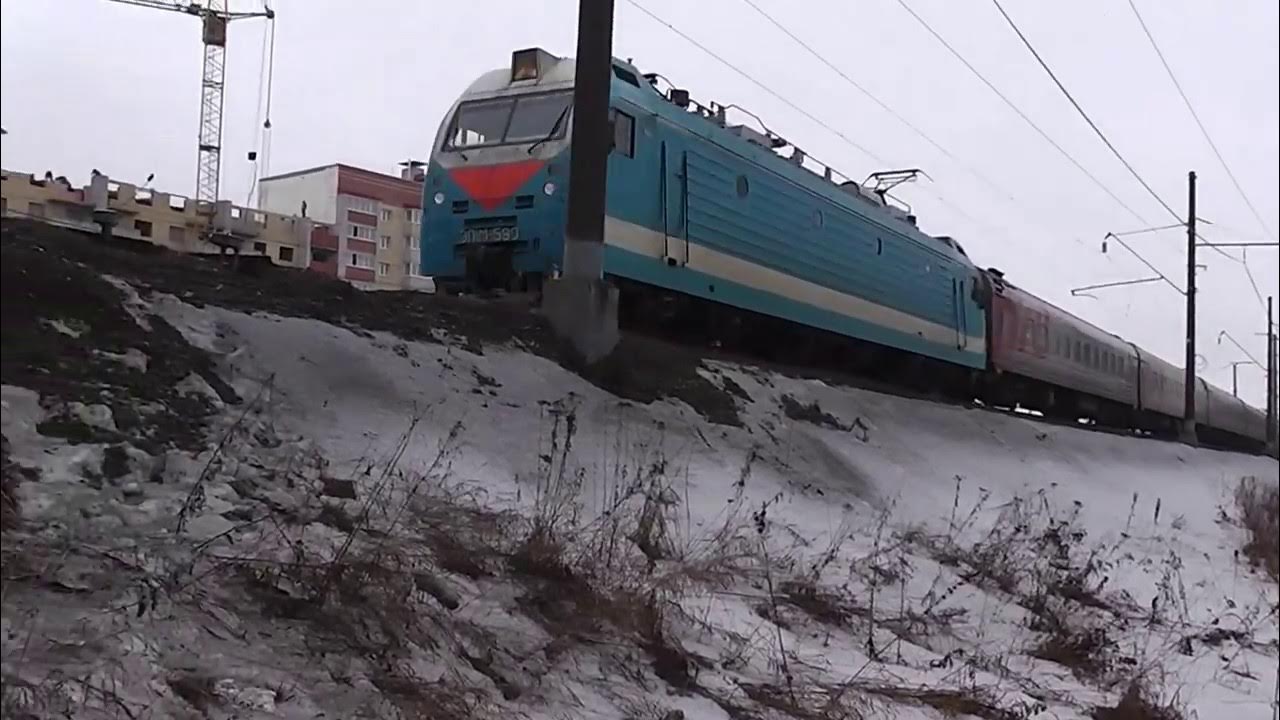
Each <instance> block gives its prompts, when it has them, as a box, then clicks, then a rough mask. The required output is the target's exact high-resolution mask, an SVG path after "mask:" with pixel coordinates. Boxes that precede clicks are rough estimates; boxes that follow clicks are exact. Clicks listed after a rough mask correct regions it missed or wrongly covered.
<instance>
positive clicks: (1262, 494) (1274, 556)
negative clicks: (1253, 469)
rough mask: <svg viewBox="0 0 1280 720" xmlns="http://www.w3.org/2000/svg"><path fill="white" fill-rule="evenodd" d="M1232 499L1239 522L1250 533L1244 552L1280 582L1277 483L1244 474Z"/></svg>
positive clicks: (1255, 564) (1278, 495) (1257, 565)
mask: <svg viewBox="0 0 1280 720" xmlns="http://www.w3.org/2000/svg"><path fill="white" fill-rule="evenodd" d="M1235 501H1236V510H1237V512H1239V514H1240V523H1241V524H1242V525H1244V528H1245V530H1246V531H1247V532H1248V533H1249V538H1248V541H1247V542H1246V543H1245V546H1244V554H1245V556H1246V557H1247V558H1249V561H1250V562H1251V563H1253V565H1254V566H1255V567H1258V568H1260V569H1262V570H1263V571H1264V572H1266V573H1267V574H1268V575H1270V576H1271V579H1272V580H1275V581H1276V582H1280V486H1277V485H1276V484H1274V483H1265V482H1263V481H1261V480H1259V479H1258V478H1256V477H1243V478H1240V483H1239V484H1238V485H1236V490H1235Z"/></svg>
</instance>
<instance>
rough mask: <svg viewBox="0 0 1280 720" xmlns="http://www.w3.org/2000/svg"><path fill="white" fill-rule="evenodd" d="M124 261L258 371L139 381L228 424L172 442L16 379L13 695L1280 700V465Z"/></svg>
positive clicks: (997, 709) (183, 329)
mask: <svg viewBox="0 0 1280 720" xmlns="http://www.w3.org/2000/svg"><path fill="white" fill-rule="evenodd" d="M6 282H7V281H6ZM116 282H117V283H118V286H119V287H122V288H124V290H123V297H124V298H125V299H126V300H125V304H126V305H127V306H128V308H129V312H130V313H131V315H130V317H132V318H133V319H134V321H135V322H136V323H139V326H141V325H143V324H146V325H154V326H155V327H154V328H152V331H151V332H152V333H153V334H154V333H157V332H159V331H158V330H155V328H165V327H169V326H172V327H173V328H176V329H177V330H178V331H179V332H180V333H181V336H182V337H184V338H185V339H186V341H187V342H188V343H190V345H191V346H193V347H194V348H195V349H197V350H202V351H203V352H204V353H206V354H207V355H208V357H210V358H212V364H211V366H212V368H214V369H215V371H216V375H213V376H211V377H213V380H215V381H216V380H221V381H223V382H225V383H226V387H221V386H220V384H219V383H217V382H213V381H210V379H209V378H207V377H205V375H207V374H208V373H203V374H202V371H196V370H193V371H191V372H189V373H188V372H187V371H186V370H185V369H183V370H182V372H178V371H173V372H171V373H170V374H171V375H173V376H174V377H179V376H180V377H181V378H182V379H181V380H180V381H179V382H173V383H171V385H172V387H169V388H167V389H165V393H167V394H164V395H163V397H161V396H157V398H158V399H154V398H153V399H150V400H145V401H142V400H140V401H137V403H136V404H137V405H138V406H139V407H140V408H142V407H143V406H146V407H151V406H155V407H152V409H153V410H154V409H155V408H158V407H159V406H164V407H174V406H175V404H176V403H177V402H178V399H181V398H185V399H187V400H188V401H190V402H193V403H197V404H196V405H192V407H193V408H201V410H199V412H197V410H195V409H193V410H192V411H191V413H192V416H191V418H190V419H189V420H190V422H192V423H196V422H201V423H204V424H203V425H202V426H201V427H202V429H201V437H203V438H205V440H204V441H203V442H200V443H196V444H195V445H188V444H186V443H183V442H177V441H174V442H168V443H166V444H163V445H158V444H155V443H147V442H132V441H130V431H129V430H128V428H130V427H134V426H135V425H136V423H134V422H125V421H123V420H121V419H120V418H119V417H117V416H118V415H120V413H119V412H118V411H117V412H115V413H113V412H112V410H111V409H110V408H111V407H118V401H119V400H120V398H121V397H122V396H121V393H126V392H127V391H128V388H129V387H131V386H130V385H129V383H128V382H126V381H125V380H120V381H119V382H117V383H116V384H115V385H113V389H112V392H113V393H115V394H114V395H112V397H111V399H110V400H109V401H104V402H102V403H94V402H87V401H76V402H78V404H76V402H72V401H68V400H66V399H65V398H63V399H59V398H57V397H54V396H53V395H52V394H51V392H52V391H48V390H46V391H45V392H46V396H45V398H44V399H43V402H42V401H41V397H40V395H39V394H37V393H36V392H35V391H33V390H31V389H28V388H25V387H19V386H16V385H10V384H6V385H5V387H4V398H3V399H4V415H3V433H4V437H5V440H6V460H5V465H6V477H9V476H10V474H11V472H12V473H17V475H15V477H18V479H19V482H18V483H17V485H16V498H17V508H18V515H19V519H18V520H17V522H18V524H17V525H14V526H9V525H6V530H5V534H4V577H5V583H4V588H5V590H4V615H3V638H4V653H3V674H4V703H5V709H6V717H8V716H9V715H8V712H9V711H10V710H12V711H13V712H15V713H17V712H18V711H19V710H20V709H25V710H23V711H25V712H30V713H32V714H33V716H36V717H45V716H63V715H62V713H69V714H67V715H66V716H69V717H135V718H141V717H215V718H232V717H235V718H251V717H263V718H265V717H285V718H316V717H328V718H335V717H340V718H353V717H423V718H469V717H477V718H482V717H492V718H507V717H526V718H538V719H541V718H546V719H548V720H550V719H551V718H557V719H559V718H653V719H654V720H658V719H667V718H676V717H680V716H681V715H680V713H683V717H685V718H715V719H720V718H733V719H735V720H736V719H737V718H755V717H760V718H766V717H793V718H841V717H851V718H853V717H890V718H936V717H966V716H971V717H980V718H996V719H998V720H1010V719H1013V718H1032V717H1043V718H1063V719H1066V718H1090V717H1103V718H1106V717H1166V716H1159V715H1106V714H1095V713H1097V712H1099V711H1098V710H1097V708H1099V707H1115V706H1117V704H1118V703H1120V704H1122V705H1123V703H1122V702H1121V701H1122V696H1124V695H1125V694H1126V692H1129V694H1130V695H1131V696H1136V695H1135V694H1145V695H1146V696H1148V697H1149V698H1150V699H1151V700H1153V701H1156V702H1158V703H1160V704H1172V705H1175V706H1178V707H1180V708H1182V710H1183V712H1184V713H1185V714H1184V716H1185V717H1191V716H1192V713H1194V714H1195V715H1196V716H1198V717H1199V718H1222V717H1230V718H1238V719H1239V720H1249V719H1253V718H1256V719H1257V720H1264V719H1266V718H1271V717H1272V709H1271V703H1272V702H1273V701H1274V699H1275V697H1276V694H1275V693H1276V686H1275V683H1276V668H1277V657H1278V656H1280V640H1278V639H1277V638H1278V634H1280V625H1278V623H1277V605H1278V602H1280V601H1278V593H1277V585H1276V583H1275V582H1274V581H1271V580H1268V579H1266V578H1265V577H1264V576H1262V575H1261V574H1259V573H1258V572H1257V571H1255V570H1253V569H1252V568H1251V567H1250V566H1249V564H1248V562H1247V560H1246V559H1245V558H1244V557H1243V556H1242V555H1241V554H1240V552H1239V551H1240V548H1242V547H1243V546H1244V545H1245V544H1246V542H1247V540H1248V538H1247V536H1246V533H1245V531H1244V530H1243V529H1242V528H1241V527H1240V525H1239V523H1238V522H1236V520H1235V518H1236V517H1237V515H1238V510H1237V507H1236V502H1235V492H1236V490H1237V488H1238V487H1239V486H1240V483H1241V481H1242V478H1246V477H1255V478H1258V480H1259V481H1260V482H1261V483H1263V484H1264V486H1265V484H1267V483H1271V484H1274V483H1275V482H1276V480H1277V466H1276V463H1275V461H1274V460H1269V459H1266V458H1257V457H1249V456H1241V455H1233V454H1226V453H1219V452H1213V451H1205V450H1197V449H1193V448H1189V447H1185V446H1181V445H1176V444H1168V443H1160V442H1153V441H1139V440H1133V439H1127V438H1122V437H1116V436H1112V435H1105V434H1098V433H1091V432H1087V431H1084V430H1079V429H1075V428H1064V427H1055V426H1046V425H1042V424H1037V423H1035V422H1033V421H1031V420H1029V419H1026V418H1022V417H1017V416H1006V415H998V414H993V413H988V412H982V411H975V410H967V409H963V408H957V407H952V406H945V405H937V404H932V403H929V402H925V401H918V400H909V399H903V398H897V397H891V396H886V395H881V394H876V393H873V392H869V391H865V390H858V389H851V388H844V387H833V386H829V385H827V384H824V383H822V382H820V381H817V380H802V379H795V378H789V377H784V376H781V375H778V374H776V373H771V372H767V371H764V370H759V369H754V368H751V367H743V366H736V365H728V364H723V363H712V362H709V363H706V364H705V366H704V367H703V369H702V370H701V373H702V374H703V376H704V377H705V378H706V379H707V380H708V381H709V382H710V383H711V384H713V385H714V386H716V387H719V388H721V389H723V390H724V392H726V393H728V394H729V395H730V397H732V398H733V400H734V402H735V403H736V404H737V406H738V409H739V410H738V411H739V417H740V418H741V423H740V424H739V425H732V424H729V425H726V424H715V423H711V422H708V421H707V420H705V419H704V418H703V417H702V416H701V415H700V414H699V413H698V412H697V411H695V410H694V409H693V408H691V407H690V406H688V405H686V404H684V403H683V402H681V401H678V400H671V399H666V400H660V401H656V402H652V403H648V404H641V403H637V402H634V401H628V400H621V399H619V398H617V397H615V396H613V395H610V394H609V393H607V392H605V391H603V390H601V389H599V388H598V387H597V386H595V385H593V384H591V383H589V382H587V381H585V380H583V379H582V378H580V377H579V376H577V375H575V374H573V373H571V372H569V371H567V370H565V369H564V368H562V367H561V366H560V365H558V364H556V363H555V362H552V361H551V360H548V359H546V358H544V357H539V356H537V355H534V354H530V353H527V352H523V351H520V350H516V349H513V348H510V347H502V346H500V345H495V344H486V345H484V347H483V348H481V347H478V346H477V345H476V344H474V343H466V342H463V341H461V340H460V339H456V338H455V337H451V336H449V335H447V334H446V333H442V332H441V333H436V335H437V339H436V341H417V342H414V341H407V340H404V339H401V338H399V337H396V336H393V335H390V334H385V333H379V332H370V331H367V330H362V329H359V328H354V327H339V326H336V325H332V324H328V323H325V322H321V321H318V320H314V319H307V318H301V317H281V316H277V315H268V314H261V313H259V314H249V313H246V312H242V311H238V310H228V309H225V308H221V307H218V306H216V305H213V304H206V305H204V306H203V307H196V306H194V305H192V304H188V303H186V302H184V301H182V300H179V299H178V298H175V297H174V296H172V295H167V294H164V293H158V292H148V291H146V290H145V289H144V290H143V291H142V292H140V293H135V292H134V290H133V288H131V287H130V286H129V285H128V284H126V283H125V282H124V281H116ZM6 302H7V301H6ZM44 319H45V320H47V321H48V322H49V323H50V324H52V323H60V324H61V325H62V327H63V329H61V330H59V329H56V328H54V327H53V325H50V328H51V329H50V332H57V333H59V336H60V337H70V335H67V333H86V332H88V333H91V330H92V328H87V327H79V326H77V325H75V324H69V323H68V322H66V321H65V320H64V319H60V318H58V317H48V318H44ZM86 324H88V325H91V324H92V322H91V321H86ZM455 332H456V330H455ZM144 337H150V335H146V336H144ZM148 342H151V341H148ZM148 347H149V346H148ZM165 347H167V346H165ZM130 349H132V350H134V352H133V353H128V352H126V350H130ZM6 352H9V350H8V349H7V348H6ZM110 352H112V353H113V354H112V355H111V356H110V357H109V358H108V359H107V360H106V361H105V362H112V363H115V364H116V365H118V366H120V368H122V369H121V370H120V372H123V373H137V374H138V375H139V376H146V375H147V374H148V373H154V372H159V370H158V369H157V368H159V367H163V366H165V364H166V363H172V362H176V360H174V359H173V358H171V357H169V356H167V355H166V354H160V352H159V351H157V352H156V353H155V354H148V352H147V348H146V347H137V348H124V347H119V346H116V347H113V348H111V349H110ZM183 368H185V366H183ZM50 372H54V373H56V372H58V369H57V368H52V369H51V370H50ZM122 377H125V376H122ZM5 382H6V383H9V382H10V380H9V378H6V380H5ZM139 387H141V385H139ZM138 392H140V393H141V392H143V390H138ZM146 392H149V393H152V394H155V393H159V392H160V390H159V389H152V390H146ZM148 403H150V405H148ZM206 411H207V419H203V418H204V417H205V416H204V415H203V414H202V413H205V412H206ZM140 414H141V415H142V416H144V417H151V416H152V415H153V414H155V413H151V412H150V411H147V410H145V408H144V410H143V411H142V412H141V413H140ZM197 416H198V417H197ZM159 417H160V418H161V421H163V422H164V423H173V422H175V420H174V419H173V418H172V417H170V416H169V415H165V414H164V413H159ZM51 420H57V422H58V423H60V424H51ZM68 423H71V425H68ZM143 425H145V423H143ZM68 427H75V428H81V429H82V430H83V431H82V432H81V431H77V432H80V435H78V436H75V437H73V438H72V439H76V440H80V442H78V443H77V444H70V442H69V440H68V437H67V436H68V435H75V433H70V432H68V430H67V428H68ZM147 433H148V434H149V435H148V436H151V435H154V434H155V432H154V431H151V430H148V431H147ZM21 468H25V470H21ZM6 484H8V481H6ZM1139 688H1141V692H1139ZM1130 700H1131V701H1132V697H1131V698H1130ZM15 716H21V715H20V714H18V715H15Z"/></svg>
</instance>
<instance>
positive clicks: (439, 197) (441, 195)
mask: <svg viewBox="0 0 1280 720" xmlns="http://www.w3.org/2000/svg"><path fill="white" fill-rule="evenodd" d="M431 200H432V201H434V202H435V204H437V205H443V204H444V193H439V192H438V193H436V194H435V195H433V196H432V197H431Z"/></svg>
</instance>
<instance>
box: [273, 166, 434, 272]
mask: <svg viewBox="0 0 1280 720" xmlns="http://www.w3.org/2000/svg"><path fill="white" fill-rule="evenodd" d="M403 164H404V165H405V166H406V167H405V169H404V171H403V172H402V173H401V174H400V175H399V176H396V175H387V174H384V173H379V172H374V171H372V170H365V169H362V168H357V167H352V166H350V165H343V164H341V163H335V164H332V165H325V166H322V167H315V168H309V169H307V170H299V171H296V172H291V173H284V174H282V175H274V176H271V177H266V178H263V179H261V180H259V181H258V206H259V207H260V208H262V209H263V210H267V211H270V212H275V213H291V214H294V215H302V216H305V217H307V218H309V219H311V220H314V221H315V222H317V223H321V224H323V225H326V226H329V228H331V229H332V231H329V230H326V231H323V232H320V233H317V235H316V236H315V237H314V238H313V239H312V243H311V248H310V253H311V255H310V257H309V258H308V261H309V265H308V266H309V267H310V268H311V269H312V270H316V271H318V272H324V273H326V274H332V275H334V276H335V277H338V278H341V279H343V280H347V281H349V282H351V283H353V284H355V285H356V286H357V287H361V288H364V289H370V290H390V289H414V290H428V289H430V286H431V282H430V280H429V279H427V278H423V277H421V276H419V274H418V263H419V262H420V250H419V245H418V243H419V235H420V232H421V222H422V179H423V178H422V172H421V170H420V169H419V165H420V164H419V163H414V162H408V163H403Z"/></svg>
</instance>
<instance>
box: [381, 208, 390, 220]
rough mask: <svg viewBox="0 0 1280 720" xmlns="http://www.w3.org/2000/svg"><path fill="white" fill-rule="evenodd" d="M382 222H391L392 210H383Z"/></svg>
mask: <svg viewBox="0 0 1280 720" xmlns="http://www.w3.org/2000/svg"><path fill="white" fill-rule="evenodd" d="M382 222H391V208H383V209H382Z"/></svg>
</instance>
